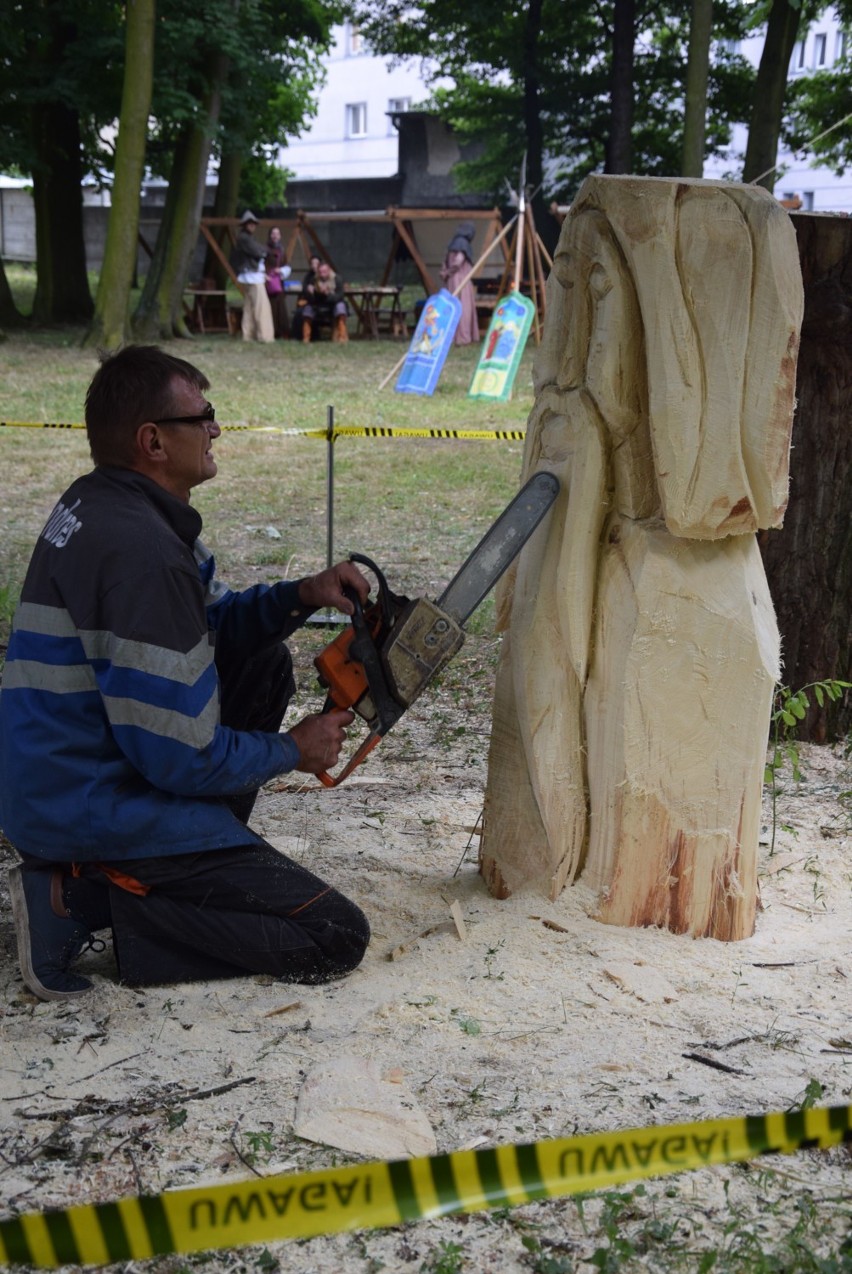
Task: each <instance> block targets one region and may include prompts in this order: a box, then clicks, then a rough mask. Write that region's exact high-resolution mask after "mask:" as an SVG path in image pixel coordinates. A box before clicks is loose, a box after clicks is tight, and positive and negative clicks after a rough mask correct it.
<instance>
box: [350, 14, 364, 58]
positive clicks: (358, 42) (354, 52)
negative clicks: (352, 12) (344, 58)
mask: <svg viewBox="0 0 852 1274" xmlns="http://www.w3.org/2000/svg"><path fill="white" fill-rule="evenodd" d="M346 52H347V54H348V56H349V57H351V58H356V57H358V56H360V54H362V53H363V52H365V49H364V37H363V35H362V34H361V28H360V27H359V26H358V24H357V22H347V24H346Z"/></svg>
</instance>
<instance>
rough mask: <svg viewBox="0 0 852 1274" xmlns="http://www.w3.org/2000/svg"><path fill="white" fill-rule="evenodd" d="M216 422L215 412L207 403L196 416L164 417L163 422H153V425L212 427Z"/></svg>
mask: <svg viewBox="0 0 852 1274" xmlns="http://www.w3.org/2000/svg"><path fill="white" fill-rule="evenodd" d="M215 420H216V410H215V408H214V407H213V404H212V403H208V404H207V406H206V407H205V408H204V411H202V412H200V413H199V415H197V416H166V418H165V420H155V421H153V422H152V423H153V424H155V425H212V424H214V422H215Z"/></svg>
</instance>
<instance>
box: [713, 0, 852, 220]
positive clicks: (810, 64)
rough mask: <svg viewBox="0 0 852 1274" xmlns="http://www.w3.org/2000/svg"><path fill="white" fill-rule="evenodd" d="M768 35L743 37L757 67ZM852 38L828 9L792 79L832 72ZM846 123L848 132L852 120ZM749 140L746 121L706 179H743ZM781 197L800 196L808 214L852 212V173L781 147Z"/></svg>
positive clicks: (800, 48)
mask: <svg viewBox="0 0 852 1274" xmlns="http://www.w3.org/2000/svg"><path fill="white" fill-rule="evenodd" d="M763 38H764V33H763V31H762V30H759V31H757V32H756V33H755V34H754V35H752V36H749V38H748V39H747V40H743V41H741V43H740V45H739V48H738V50H737V51H738V52H740V53H741V54H742V55H743V57H744V58H746V59H747V60H748V61H749V62H751V64H752V65H753V66H757V64H758V62H759V61H760V55H761V52H762V50H763ZM848 41H849V37H848V35H847V33H846V32H845V31H843V30H841V27H840V20H839V18H838V16H837V14H836V13H835V11H834V10H833V9H826V10H825V11H824V12H823V13H822V14H821V15H820V16H819V17H818V18H816V19H815V21H814V22H813V23H812V24H811V26H810V27H808V28H807V30H806V31H804V33H803V34H802V37H801V39H799V40H798V41H797V43H796V44H795V46H794V48H793V55H792V57H791V58H790V69H789V77H790V78H791V79H792V78H798V77H799V76H802V75H811V74H813V72H814V71H830V70H831V68H832V67H833V66H834V65H835V63H837V62H839V61H840V60H841V59H842V58H843V57H845V55H846V52H847V49H848V47H849V43H848ZM843 127H844V128H845V129H846V130H847V132H848V130H849V127H850V126H849V124H848V123H847V124H845V125H843ZM747 140H748V130H747V129H746V128H745V126H744V125H741V124H738V125H736V126H735V128H734V135H733V139H732V142H731V146H730V148H729V150H728V155H727V157H726V158H725V159H714V160H712V161H710V162H708V163H707V164H706V166H705V170H704V175H705V177H723V176H724V177H737V176H738V175H739V174H740V173H741V172H742V165H743V158H744V156H745V148H746V142H747ZM775 195H776V197H777V198H778V199H785V200H787V199H800V200H801V206H802V211H803V212H847V213H852V172H847V173H846V174H845V175H844V176H843V177H837V176H836V175H835V172H834V169H833V168H830V167H827V166H822V165H817V164H815V163H814V162H813V156H812V155H808V154H805V155H804V156H796V155H792V154H790V152H789V151H780V150H779V152H778V160H777V174H776V179H775Z"/></svg>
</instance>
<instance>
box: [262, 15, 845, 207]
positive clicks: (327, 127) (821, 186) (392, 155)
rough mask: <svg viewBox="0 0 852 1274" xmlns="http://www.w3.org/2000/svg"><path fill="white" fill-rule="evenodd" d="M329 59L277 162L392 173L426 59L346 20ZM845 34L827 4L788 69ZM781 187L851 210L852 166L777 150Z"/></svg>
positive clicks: (833, 58) (722, 172) (347, 174)
mask: <svg viewBox="0 0 852 1274" xmlns="http://www.w3.org/2000/svg"><path fill="white" fill-rule="evenodd" d="M333 35H334V43H333V45H332V48H331V51H330V53H329V55H328V59H327V64H326V65H327V81H326V84H325V87H324V88H323V89H322V90H321V91H320V94H319V98H318V106H317V114H316V116H315V117H314V119H313V122H312V123H311V126H310V128H308V129H307V130H306V131H305V133H304V134H303V136H302V137H299V138H294V139H293V140H292V141H291V142H290V143H289V145H288V146H287V148H286V149H284V150H282V151H281V152H280V160H279V162H280V163H281V164H282V166H283V167H286V168H288V169H289V170H290V171H291V172H292V173H293V174H294V176H295V178H296V179H297V180H299V181H321V180H325V181H328V180H337V179H339V178H353V177H358V178H365V177H389V176H392V175H393V174H394V173H396V172H397V167H398V162H397V161H398V156H397V133H396V128H395V127H394V123H393V115H394V113H395V112H399V111H405V110H409V109H411V108H413V107H417V106H419V105H422V103H423V102H424V101H425V100H426V98H427V97H428V96H429V89H428V88H427V87H426V84H425V81H424V77H423V74H422V71H421V62H420V61H419V60H418V59H411V60H410V61H408V62H406V63H405V64H401V65H399V66H395V67H391V65H390V59H389V58H386V57H376V56H374V55H373V54H371V53H370V51H369V49H368V48H367V46H366V44H365V42H364V39H363V37H362V36H361V34H360V32H359V31H358V28H357V27H355V26H353V24H352V23H349V22H347V23H345V24H344V25H342V26H337V27H335V28H334V29H333ZM847 38H848V37H847V34H846V32H844V31H842V30H841V28H840V22H839V19H838V17H837V14H836V13H835V12H834V10H833V9H827V10H826V11H825V12H824V13H823V14H822V15H821V16H820V17H819V18H818V19H817V20H816V21H815V22H814V23H813V24H812V25H811V27H810V28H809V29H808V30H807V31H806V32H805V33H804V35H803V37H802V39H800V40H799V42H798V43H797V44H796V47H795V49H794V50H793V56H792V58H791V60H790V75H791V76H800V75H807V74H810V73H812V72H813V71H818V70H829V69H831V67H832V66H833V65H834V64H835V63H836V62H838V61H839V60H840V59H841V58H842V57H843V56H844V55H845V52H846V48H847ZM763 39H764V33H763V31H762V30H759V31H757V32H756V33H755V34H754V35H752V36H749V37H748V38H747V39H745V40H743V41H742V42H741V43H740V45H739V47H738V49H737V50H736V51H738V52H740V53H742V55H743V56H744V57H745V58H747V59H748V61H750V62H751V63H752V65H754V66H757V64H758V62H759V60H760V54H761V51H762V49H763ZM746 141H747V129H746V128H745V126H744V125H737V126H736V127H735V128H734V135H733V138H732V142H731V145H730V147H729V148H728V152H727V154H726V155H725V156H724V157H723V158H721V159H714V160H712V161H708V163H707V165H706V167H705V176H706V177H712V178H722V177H727V178H729V179H734V180H736V179H738V178H739V175H740V174H741V172H742V165H743V158H744V156H745V148H746ZM778 170H779V175H778V177H777V179H776V183H775V194H776V195H777V197H778V198H779V199H788V198H798V199H800V200H801V202H802V209H803V210H807V209H812V210H814V211H816V212H852V173H850V174H847V175H846V176H844V177H837V176H835V173H834V171H833V169H832V168H830V167H820V166H817V165H815V164H813V163H812V160H811V158H810V157H808V156H805V157H804V158H797V157H795V156H793V155H791V154H789V153H787V152H782V153H779V156H778Z"/></svg>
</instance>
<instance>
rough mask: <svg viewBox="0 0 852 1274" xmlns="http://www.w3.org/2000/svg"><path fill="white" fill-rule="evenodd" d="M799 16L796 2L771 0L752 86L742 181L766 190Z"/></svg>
mask: <svg viewBox="0 0 852 1274" xmlns="http://www.w3.org/2000/svg"><path fill="white" fill-rule="evenodd" d="M800 16H801V6H800V5H799V4H797V5H795V7H794V6H793V5H792V4H791V3H790V2H789V0H772V8H771V9H770V11H769V20H768V22H767V24H766V40H765V42H764V45H763V52H762V53H761V55H760V65H759V67H758V68H757V79H756V80H755V85H754V106H753V107H752V112H751V122H750V125H749V130H748V144H747V146H746V156H745V166H744V168H743V181H745V182H751V181H755V180H756V179H757V178H758V177H759V178H760V181H759V183H758V184H759V185H761V186H765V187H766V189H767V190H768V191H770V192H771V191H772V190H773V189H774V188H775V168H774V165H775V162H776V160H777V158H778V138H779V136H780V134H781V116H782V114H783V111H784V96H785V94H786V92H787V73H788V70H789V66H790V57H791V55H792V53H793V45H794V44H795V43H796V36H797V34H798V31H799V18H800Z"/></svg>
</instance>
